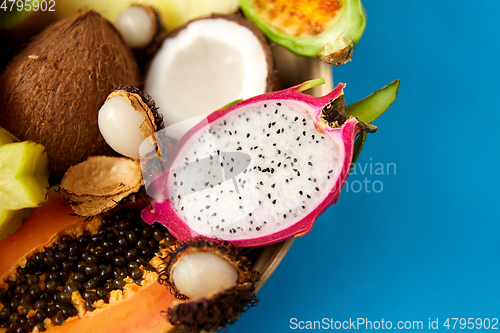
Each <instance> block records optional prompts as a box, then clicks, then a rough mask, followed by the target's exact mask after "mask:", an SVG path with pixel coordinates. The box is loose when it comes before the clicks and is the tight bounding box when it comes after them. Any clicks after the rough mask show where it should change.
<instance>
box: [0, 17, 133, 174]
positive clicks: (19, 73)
mask: <svg viewBox="0 0 500 333" xmlns="http://www.w3.org/2000/svg"><path fill="white" fill-rule="evenodd" d="M138 81H139V69H138V66H137V62H136V61H135V59H134V56H133V54H132V52H131V51H130V49H129V48H128V47H127V46H126V45H125V43H124V42H123V40H122V38H121V37H120V35H119V33H118V32H117V31H116V30H115V28H114V27H113V26H112V24H111V23H110V22H108V21H107V20H106V19H104V18H103V17H102V16H101V15H99V14H98V13H97V12H95V11H85V12H81V13H78V14H75V15H73V16H71V17H68V18H66V19H63V20H60V21H58V22H56V23H54V24H53V25H51V26H49V27H47V28H46V29H45V30H43V31H42V32H41V33H40V34H39V35H37V36H36V37H35V38H34V39H33V41H32V42H30V43H29V44H28V45H27V46H26V48H25V49H24V50H23V51H21V52H20V53H19V54H18V55H17V56H16V57H15V58H14V60H12V61H11V62H10V63H9V65H8V66H7V67H6V69H5V71H4V72H3V73H2V75H1V76H0V125H1V126H3V127H5V128H6V129H7V130H8V131H9V132H11V133H12V134H14V135H15V136H16V137H18V138H19V139H20V140H21V141H24V140H33V141H36V142H40V143H42V144H43V145H44V146H45V147H46V149H47V153H48V156H49V172H50V180H51V183H56V182H59V180H60V179H61V178H62V176H63V174H64V172H65V171H66V170H67V169H68V168H69V167H70V166H72V165H75V164H77V163H79V162H81V161H83V160H85V159H86V158H87V157H88V156H92V155H109V154H113V152H112V150H111V148H110V147H109V146H108V145H107V144H106V142H105V141H104V138H103V137H102V136H101V134H100V132H99V127H98V125H97V115H98V111H99V108H100V107H101V105H102V104H103V103H104V101H105V100H106V97H107V96H108V94H109V93H111V92H112V91H113V90H114V89H115V88H116V87H118V86H120V85H126V84H133V85H137V84H138Z"/></svg>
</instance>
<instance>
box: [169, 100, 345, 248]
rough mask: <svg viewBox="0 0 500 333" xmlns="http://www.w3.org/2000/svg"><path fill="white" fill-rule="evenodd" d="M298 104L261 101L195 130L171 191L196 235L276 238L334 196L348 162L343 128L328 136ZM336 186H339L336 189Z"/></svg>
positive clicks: (176, 165)
mask: <svg viewBox="0 0 500 333" xmlns="http://www.w3.org/2000/svg"><path fill="white" fill-rule="evenodd" d="M312 114H315V112H314V110H312V109H311V107H310V106H309V105H308V104H305V103H302V102H298V101H287V102H285V103H284V102H283V101H262V102H258V103H255V104H250V105H247V106H244V107H242V108H240V109H239V110H236V111H233V112H231V113H230V116H229V117H223V118H220V119H218V120H217V121H215V122H213V123H212V124H210V126H208V125H207V126H206V127H204V129H203V130H200V131H198V132H197V133H195V134H194V135H193V136H192V137H191V138H190V139H189V141H187V142H186V144H185V145H184V146H183V147H182V149H181V150H180V152H179V155H178V156H177V157H176V158H175V160H174V161H173V163H172V171H171V172H170V173H169V176H168V179H167V188H168V191H169V196H170V199H171V200H172V207H173V209H174V211H175V212H176V214H177V215H178V216H179V217H180V218H181V219H182V220H183V221H185V223H186V224H187V225H188V226H189V227H190V228H191V229H192V230H193V231H194V232H195V233H198V234H201V235H205V236H207V237H215V238H222V239H227V240H238V239H254V238H259V237H265V236H268V235H272V234H274V233H276V232H277V231H280V230H283V229H286V228H287V227H289V226H291V225H293V224H295V223H296V222H297V221H299V220H301V219H303V218H304V217H305V216H307V215H308V214H309V213H311V212H312V211H313V210H314V209H315V208H316V207H318V206H319V205H320V204H321V203H322V202H323V201H324V200H325V198H327V197H328V196H329V195H330V192H331V191H334V190H335V189H333V187H334V185H335V182H336V181H337V178H338V177H339V175H340V173H341V169H342V167H343V164H344V160H345V148H344V143H343V141H342V138H341V134H340V131H336V132H334V133H322V132H321V131H319V130H318V129H317V128H316V126H315V124H314V121H313V119H314V118H311V115H312ZM337 190H338V189H337Z"/></svg>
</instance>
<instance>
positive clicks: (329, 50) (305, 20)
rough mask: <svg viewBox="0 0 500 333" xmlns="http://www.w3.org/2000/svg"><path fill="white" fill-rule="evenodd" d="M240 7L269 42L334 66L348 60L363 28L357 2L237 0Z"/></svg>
mask: <svg viewBox="0 0 500 333" xmlns="http://www.w3.org/2000/svg"><path fill="white" fill-rule="evenodd" d="M240 5H241V9H242V11H243V13H244V14H245V16H247V17H248V18H249V19H250V20H251V21H252V22H253V23H254V24H255V25H257V26H258V27H259V28H260V29H261V30H262V31H263V32H264V33H265V34H266V36H267V37H268V38H269V39H271V40H272V41H273V42H275V43H277V44H280V45H282V46H283V47H285V48H287V49H288V50H290V51H291V52H293V53H296V54H298V55H301V56H306V57H319V58H320V59H322V60H323V61H325V62H327V63H329V64H332V65H334V66H339V65H342V64H345V63H346V62H348V61H350V60H351V58H352V52H353V50H354V48H355V47H356V45H357V43H358V42H359V40H360V39H361V36H362V35H363V32H364V30H365V27H366V11H365V8H364V7H363V4H362V3H361V1H360V0H338V1H325V0H304V1H297V0H292V1H290V0H276V1H265V0H240Z"/></svg>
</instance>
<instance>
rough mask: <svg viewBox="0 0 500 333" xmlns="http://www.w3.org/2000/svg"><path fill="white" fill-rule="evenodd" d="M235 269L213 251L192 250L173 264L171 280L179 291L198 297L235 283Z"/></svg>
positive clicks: (236, 275) (232, 285)
mask: <svg viewBox="0 0 500 333" xmlns="http://www.w3.org/2000/svg"><path fill="white" fill-rule="evenodd" d="M237 279H238V271H237V269H236V268H235V267H234V266H233V265H231V264H230V263H229V261H227V260H226V259H224V258H222V257H221V256H219V255H218V254H215V253H213V252H192V253H189V254H186V255H184V256H183V257H182V258H181V259H179V261H178V262H177V263H176V264H175V265H174V268H173V271H172V280H173V282H174V284H175V287H176V288H177V290H179V292H181V293H182V294H184V295H186V296H188V297H189V298H199V297H203V296H206V295H209V294H211V293H215V292H218V291H222V290H225V289H228V288H231V287H234V286H235V285H236V282H237Z"/></svg>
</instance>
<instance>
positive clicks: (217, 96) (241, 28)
mask: <svg viewBox="0 0 500 333" xmlns="http://www.w3.org/2000/svg"><path fill="white" fill-rule="evenodd" d="M273 82H274V67H273V61H272V54H271V49H270V48H269V45H268V44H267V40H266V38H265V37H264V35H263V34H262V33H261V32H260V30H258V29H257V28H256V27H255V26H254V25H253V24H252V23H251V22H250V21H248V20H247V19H245V18H243V17H242V16H241V15H214V16H211V17H207V18H203V19H199V20H195V21H192V22H190V23H188V24H186V25H185V26H183V27H181V28H179V29H177V30H176V31H174V32H173V33H172V34H170V35H169V36H168V37H167V38H166V39H165V41H164V42H163V44H162V46H161V47H160V50H159V51H158V53H157V54H156V55H155V57H154V59H153V61H152V63H151V65H150V67H149V69H148V71H147V74H146V80H145V88H144V90H145V91H146V92H147V93H148V94H150V95H151V96H152V97H153V98H154V100H155V101H156V104H157V105H158V106H159V112H160V113H162V114H163V119H164V122H165V126H170V125H173V124H175V123H179V122H181V121H186V120H188V119H192V118H195V120H194V124H195V123H197V122H198V120H199V116H203V115H208V114H210V113H211V112H213V111H215V110H217V109H219V108H221V107H223V106H224V105H227V104H229V103H231V102H233V101H235V100H237V99H242V98H243V99H245V98H248V97H251V96H255V95H259V94H262V93H265V92H268V91H271V90H272V88H273V87H272V85H273ZM194 124H192V125H194ZM189 126H190V125H187V127H189ZM173 132H174V131H172V133H173ZM183 132H184V131H180V133H179V132H175V133H179V134H175V135H174V139H178V136H179V135H181V134H182V133H183ZM175 136H177V137H175Z"/></svg>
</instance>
